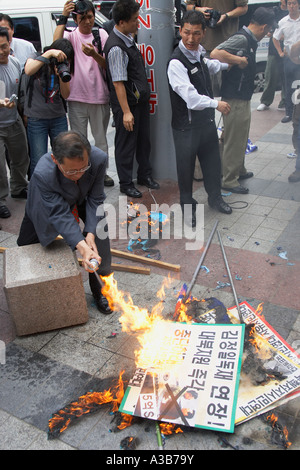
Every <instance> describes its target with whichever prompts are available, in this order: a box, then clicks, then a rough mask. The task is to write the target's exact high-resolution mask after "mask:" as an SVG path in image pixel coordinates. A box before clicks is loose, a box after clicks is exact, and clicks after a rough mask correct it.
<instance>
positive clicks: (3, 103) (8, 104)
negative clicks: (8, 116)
mask: <svg viewBox="0 0 300 470" xmlns="http://www.w3.org/2000/svg"><path fill="white" fill-rule="evenodd" d="M15 106H16V103H15V102H14V101H9V98H4V100H0V108H9V109H10V108H14V107H15Z"/></svg>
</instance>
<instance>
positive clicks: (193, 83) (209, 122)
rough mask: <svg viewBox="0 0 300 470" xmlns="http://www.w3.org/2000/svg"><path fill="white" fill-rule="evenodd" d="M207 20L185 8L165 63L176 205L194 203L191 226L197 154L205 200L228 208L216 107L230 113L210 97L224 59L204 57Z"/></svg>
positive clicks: (228, 210) (220, 208)
mask: <svg viewBox="0 0 300 470" xmlns="http://www.w3.org/2000/svg"><path fill="white" fill-rule="evenodd" d="M205 28H206V23H205V19H204V16H203V14H202V13H200V12H198V11H188V12H187V13H186V14H185V15H184V17H183V19H182V22H181V27H180V30H179V31H180V35H181V41H180V43H179V45H178V47H177V48H176V49H175V51H174V52H173V54H172V57H171V60H170V62H169V66H168V71H167V73H168V80H169V84H170V97H171V105H172V128H173V138H174V144H175V150H176V163H177V175H178V186H179V191H180V204H181V207H182V210H183V213H184V214H185V211H187V209H188V207H190V206H192V220H191V225H192V227H195V226H196V204H197V201H195V199H193V197H192V193H193V173H194V168H195V161H196V155H197V156H198V158H199V162H200V165H201V169H202V173H203V179H204V187H205V190H206V192H207V194H208V204H209V205H210V206H211V207H213V208H215V209H217V210H218V211H220V212H223V213H225V214H231V212H232V209H231V208H230V207H229V205H228V204H226V203H225V201H224V200H223V199H222V196H221V162H220V153H219V141H218V134H217V129H216V124H215V119H214V113H215V109H217V110H218V111H220V112H221V113H223V114H228V113H229V112H230V106H229V105H228V103H226V102H225V101H217V100H215V99H214V98H213V94H212V87H211V80H210V74H214V73H217V72H219V70H225V69H227V67H228V65H227V64H221V63H220V62H219V61H214V60H210V59H204V58H203V56H204V54H205V50H204V49H203V47H202V46H201V45H200V43H201V41H202V39H203V37H204V34H205Z"/></svg>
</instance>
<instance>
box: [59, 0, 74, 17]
mask: <svg viewBox="0 0 300 470" xmlns="http://www.w3.org/2000/svg"><path fill="white" fill-rule="evenodd" d="M74 8H75V5H74V3H73V0H67V2H66V3H65V4H64V9H63V12H62V14H63V16H67V17H69V15H70V13H72V11H73V10H74Z"/></svg>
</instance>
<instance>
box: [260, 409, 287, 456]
mask: <svg viewBox="0 0 300 470" xmlns="http://www.w3.org/2000/svg"><path fill="white" fill-rule="evenodd" d="M266 419H267V421H270V422H271V424H272V428H275V426H276V425H277V424H278V423H277V422H278V416H276V415H275V414H274V413H271V414H270V415H268V416H267V418H266ZM282 434H283V437H284V440H285V442H284V446H285V447H286V448H288V447H290V446H291V445H292V443H291V442H289V440H288V437H289V433H288V430H287V427H286V426H284V427H283V428H282Z"/></svg>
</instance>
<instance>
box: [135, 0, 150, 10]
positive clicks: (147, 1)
mask: <svg viewBox="0 0 300 470" xmlns="http://www.w3.org/2000/svg"><path fill="white" fill-rule="evenodd" d="M136 1H137V3H138V4H139V5H140V8H142V6H143V5H145V7H146V8H147V9H148V10H149V8H150V0H140V1H139V0H136Z"/></svg>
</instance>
